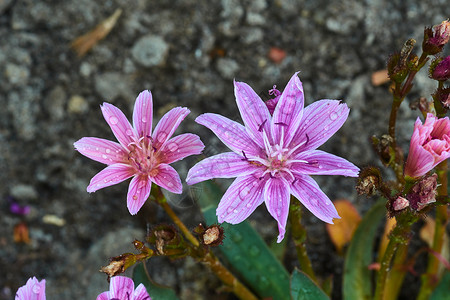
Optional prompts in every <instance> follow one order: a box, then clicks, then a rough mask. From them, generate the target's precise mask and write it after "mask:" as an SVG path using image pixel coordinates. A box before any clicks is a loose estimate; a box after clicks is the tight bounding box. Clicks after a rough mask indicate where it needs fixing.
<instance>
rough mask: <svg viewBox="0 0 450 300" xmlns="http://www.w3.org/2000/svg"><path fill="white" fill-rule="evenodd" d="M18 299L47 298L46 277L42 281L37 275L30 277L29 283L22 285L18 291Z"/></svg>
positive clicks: (37, 299) (43, 299)
mask: <svg viewBox="0 0 450 300" xmlns="http://www.w3.org/2000/svg"><path fill="white" fill-rule="evenodd" d="M15 299H16V300H45V279H42V280H41V281H39V280H37V279H36V277H33V278H30V279H28V281H27V283H26V284H25V285H24V286H22V287H20V288H19V289H18V290H17V293H16V297H15Z"/></svg>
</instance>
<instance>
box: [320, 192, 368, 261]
mask: <svg viewBox="0 0 450 300" xmlns="http://www.w3.org/2000/svg"><path fill="white" fill-rule="evenodd" d="M334 206H335V207H336V210H337V211H338V213H339V216H341V219H334V220H333V222H334V224H326V228H327V232H328V235H329V236H330V239H331V241H332V242H333V244H334V246H335V247H336V249H337V250H338V252H339V253H342V249H343V247H344V246H345V245H346V244H347V243H348V242H350V240H351V239H352V237H353V233H354V232H355V230H356V228H357V227H358V224H359V223H360V222H361V216H360V215H359V213H358V211H357V210H356V208H355V207H354V206H353V204H352V203H351V202H350V201H348V200H346V199H341V200H336V201H334Z"/></svg>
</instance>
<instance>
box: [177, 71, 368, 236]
mask: <svg viewBox="0 0 450 300" xmlns="http://www.w3.org/2000/svg"><path fill="white" fill-rule="evenodd" d="M234 87H235V95H236V102H237V105H238V108H239V110H240V112H241V116H242V119H243V121H244V124H245V126H242V125H241V124H239V123H237V122H234V121H232V120H230V119H227V118H225V117H223V116H221V115H217V114H212V113H207V114H203V115H201V116H199V117H198V118H197V119H196V122H197V123H200V124H202V125H204V126H206V127H208V128H209V129H211V130H212V131H213V132H214V133H215V134H216V135H217V136H218V137H219V139H220V140H222V142H224V143H225V144H226V145H227V146H228V148H230V149H231V150H232V152H226V153H222V154H218V155H215V156H212V157H209V158H207V159H205V160H203V161H201V162H199V163H198V164H196V165H195V166H194V167H193V168H192V169H191V170H190V171H189V173H188V176H187V179H186V181H187V183H188V184H195V183H197V182H200V181H204V180H208V179H211V178H232V177H237V178H236V180H235V181H234V182H233V183H232V184H231V186H230V187H229V188H228V190H227V191H226V193H225V194H224V195H223V197H222V199H221V201H220V203H219V207H218V208H217V216H218V219H219V222H224V221H225V222H228V223H231V224H237V223H240V222H242V221H243V220H245V219H246V218H247V217H248V216H249V215H250V214H251V213H252V212H253V211H254V210H255V209H256V207H258V206H259V205H260V204H262V203H263V202H265V203H266V207H267V210H268V211H269V213H270V214H271V215H272V217H273V218H275V220H276V221H277V222H278V230H279V235H278V242H280V241H281V240H282V239H283V238H284V234H285V227H286V222H287V217H288V213H289V201H290V195H291V194H292V195H294V196H295V197H296V198H297V199H298V200H300V201H301V202H302V203H303V205H304V206H306V208H308V209H309V210H310V211H311V212H312V213H313V214H314V215H316V216H317V217H318V218H319V219H321V220H323V221H325V222H328V223H332V221H333V218H339V215H338V213H337V211H336V209H335V207H334V205H333V203H332V202H331V201H330V199H328V197H327V196H326V195H325V194H324V193H323V192H322V190H321V189H320V187H319V186H318V184H317V183H316V182H315V181H314V180H313V179H312V178H311V177H310V176H309V175H345V176H353V177H355V176H357V174H358V171H359V169H358V168H357V167H356V166H355V165H353V164H352V163H350V162H348V161H347V160H345V159H343V158H340V157H337V156H335V155H332V154H328V153H326V152H323V151H320V150H316V148H317V147H319V146H320V145H322V144H323V143H324V142H325V141H327V140H328V139H329V138H330V137H331V136H332V135H333V134H334V133H335V132H336V131H337V130H338V129H339V128H340V127H341V126H342V125H343V124H344V122H345V120H346V119H347V116H348V113H349V109H348V108H347V105H345V104H342V103H341V102H339V101H337V100H321V101H317V102H314V103H313V104H311V105H309V106H308V107H306V108H303V105H304V98H303V87H302V83H301V82H300V80H299V78H298V77H297V73H295V74H294V76H292V78H291V80H290V81H289V83H288V84H287V86H286V88H285V89H284V91H283V93H282V94H281V96H280V97H279V100H278V103H277V105H276V107H275V111H274V113H273V116H272V115H271V114H270V112H269V110H268V107H267V106H266V105H265V103H264V102H263V101H262V100H261V99H260V97H259V96H258V95H257V94H256V93H255V91H253V89H252V88H251V87H250V86H248V85H247V84H246V83H243V82H235V83H234ZM275 95H276V94H275Z"/></svg>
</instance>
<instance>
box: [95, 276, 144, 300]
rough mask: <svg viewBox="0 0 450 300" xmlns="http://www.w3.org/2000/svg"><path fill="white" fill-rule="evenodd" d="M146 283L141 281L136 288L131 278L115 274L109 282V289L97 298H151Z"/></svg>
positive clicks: (119, 299)
mask: <svg viewBox="0 0 450 300" xmlns="http://www.w3.org/2000/svg"><path fill="white" fill-rule="evenodd" d="M151 299H152V298H150V296H149V295H148V293H147V290H146V289H145V287H144V285H143V284H142V283H141V284H139V285H138V286H137V288H136V289H134V282H133V280H132V279H131V278H128V277H124V276H114V277H112V278H111V281H110V282H109V291H106V292H103V293H101V294H100V295H98V296H97V300H151Z"/></svg>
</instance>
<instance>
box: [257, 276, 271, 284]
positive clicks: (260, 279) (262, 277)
mask: <svg viewBox="0 0 450 300" xmlns="http://www.w3.org/2000/svg"><path fill="white" fill-rule="evenodd" d="M258 281H259V285H260V286H261V287H267V286H268V285H269V280H268V279H267V277H266V276H260V277H259V278H258Z"/></svg>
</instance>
